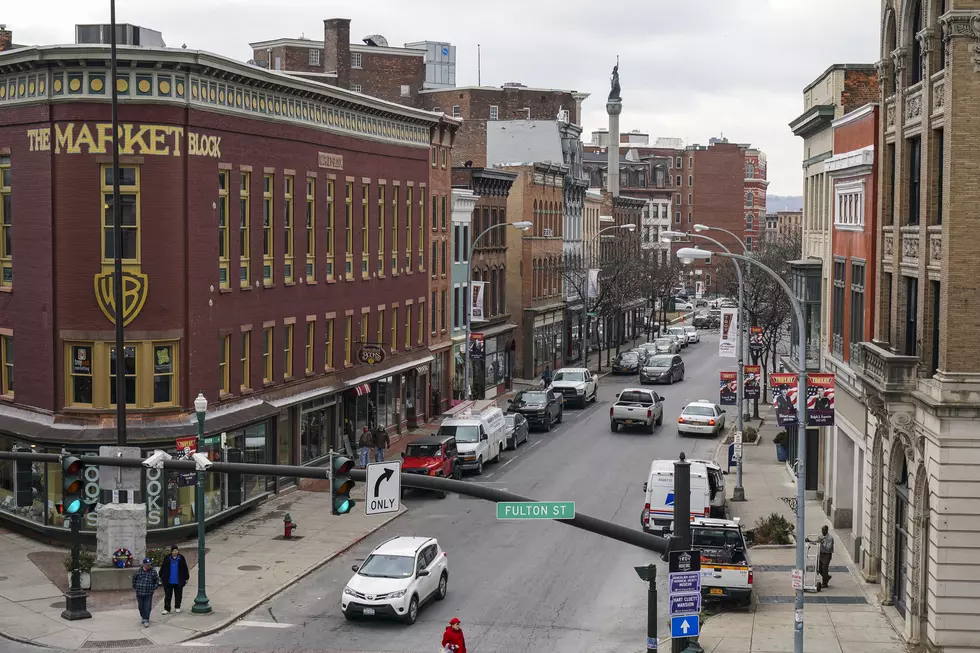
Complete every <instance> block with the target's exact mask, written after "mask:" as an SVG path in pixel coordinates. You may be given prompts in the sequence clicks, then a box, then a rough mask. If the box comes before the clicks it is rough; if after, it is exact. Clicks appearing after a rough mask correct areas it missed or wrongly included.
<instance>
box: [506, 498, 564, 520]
mask: <svg viewBox="0 0 980 653" xmlns="http://www.w3.org/2000/svg"><path fill="white" fill-rule="evenodd" d="M573 517H575V502H574V501H500V502H498V503H497V519H572V518H573Z"/></svg>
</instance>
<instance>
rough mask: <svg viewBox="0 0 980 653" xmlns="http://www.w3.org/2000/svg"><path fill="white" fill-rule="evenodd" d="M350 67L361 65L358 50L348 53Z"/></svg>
mask: <svg viewBox="0 0 980 653" xmlns="http://www.w3.org/2000/svg"><path fill="white" fill-rule="evenodd" d="M350 67H351V68H360V67H361V53H360V52H351V53H350Z"/></svg>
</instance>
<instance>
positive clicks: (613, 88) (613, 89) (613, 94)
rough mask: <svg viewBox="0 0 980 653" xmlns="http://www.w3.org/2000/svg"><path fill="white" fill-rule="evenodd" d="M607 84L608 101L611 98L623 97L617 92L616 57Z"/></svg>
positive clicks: (617, 70)
mask: <svg viewBox="0 0 980 653" xmlns="http://www.w3.org/2000/svg"><path fill="white" fill-rule="evenodd" d="M609 86H610V89H609V100H610V101H612V100H622V99H623V97H622V96H621V95H620V94H619V92H620V87H619V61H618V59H617V61H616V65H615V66H613V70H612V78H611V79H610V82H609Z"/></svg>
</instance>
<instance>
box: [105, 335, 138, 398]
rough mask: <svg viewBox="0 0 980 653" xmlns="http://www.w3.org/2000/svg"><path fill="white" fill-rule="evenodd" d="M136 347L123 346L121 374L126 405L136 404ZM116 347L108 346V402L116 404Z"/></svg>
mask: <svg viewBox="0 0 980 653" xmlns="http://www.w3.org/2000/svg"><path fill="white" fill-rule="evenodd" d="M136 363H137V361H136V347H135V346H132V345H126V346H124V347H123V363H122V375H123V377H124V381H123V383H124V385H125V390H124V392H125V394H126V397H125V401H126V405H127V406H135V405H136V371H137V369H138V368H137V366H136ZM116 374H117V367H116V348H115V347H110V348H109V403H110V404H111V405H113V406H115V405H116V397H117V395H116Z"/></svg>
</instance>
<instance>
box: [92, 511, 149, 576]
mask: <svg viewBox="0 0 980 653" xmlns="http://www.w3.org/2000/svg"><path fill="white" fill-rule="evenodd" d="M98 515H99V526H98V531H97V532H96V536H95V539H96V547H95V564H96V565H98V566H100V567H111V566H112V554H113V552H114V551H115V550H116V549H129V552H130V553H132V554H133V565H134V566H135V565H138V564H139V563H140V562H142V561H143V558H144V557H145V556H146V504H144V503H109V504H106V505H103V506H102V508H101V509H100V510H99V513H98Z"/></svg>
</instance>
